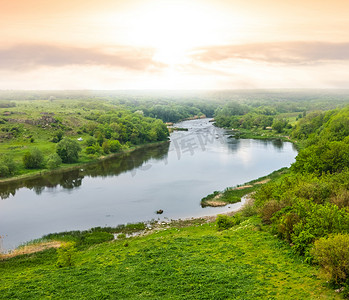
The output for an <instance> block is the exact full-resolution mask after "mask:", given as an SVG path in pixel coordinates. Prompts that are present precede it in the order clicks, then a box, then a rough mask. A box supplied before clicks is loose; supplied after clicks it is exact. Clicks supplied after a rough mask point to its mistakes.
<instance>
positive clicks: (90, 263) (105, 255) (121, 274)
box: [0, 217, 339, 299]
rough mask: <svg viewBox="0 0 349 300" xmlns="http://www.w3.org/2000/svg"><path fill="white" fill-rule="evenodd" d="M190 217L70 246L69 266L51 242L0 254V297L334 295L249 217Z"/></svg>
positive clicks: (279, 242)
mask: <svg viewBox="0 0 349 300" xmlns="http://www.w3.org/2000/svg"><path fill="white" fill-rule="evenodd" d="M191 223H192V224H191V225H190V226H187V227H181V226H178V225H177V226H174V227H170V228H165V229H164V230H161V231H157V232H154V233H152V234H149V235H147V236H143V237H133V238H129V239H126V240H125V239H121V240H115V241H112V242H106V243H102V244H98V245H94V246H92V247H89V248H82V249H80V250H76V253H75V255H74V260H73V266H71V267H65V268H58V267H57V266H56V261H57V251H56V249H50V250H46V251H43V252H40V253H36V254H30V255H23V256H18V257H15V258H11V259H7V260H4V261H0V281H1V285H0V299H46V298H47V299H256V298H257V299H320V298H322V299H339V295H338V294H336V293H335V292H334V291H332V290H330V289H329V288H328V287H327V286H326V284H325V283H324V282H323V281H321V280H320V279H317V272H318V271H317V269H316V268H314V267H312V266H309V265H306V264H303V263H302V262H301V261H300V260H297V259H296V258H295V257H293V256H292V253H291V249H290V248H289V246H287V245H285V244H283V242H281V241H279V240H277V239H276V238H275V237H274V236H272V235H271V234H269V233H268V232H266V231H259V230H257V229H258V228H260V221H259V220H258V219H257V218H255V217H254V218H250V219H248V220H247V221H244V222H243V223H241V224H240V225H239V226H235V227H233V228H231V229H229V230H225V231H220V232H219V231H217V230H216V227H215V224H214V223H201V222H197V223H196V224H195V222H194V224H193V222H191Z"/></svg>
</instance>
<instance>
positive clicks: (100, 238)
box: [82, 231, 114, 245]
mask: <svg viewBox="0 0 349 300" xmlns="http://www.w3.org/2000/svg"><path fill="white" fill-rule="evenodd" d="M113 239H114V235H112V234H111V233H109V232H104V231H95V232H92V233H87V234H86V235H85V236H84V237H83V240H82V243H83V244H85V245H94V244H100V243H103V242H107V241H111V240H113Z"/></svg>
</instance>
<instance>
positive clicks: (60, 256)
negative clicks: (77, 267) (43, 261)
mask: <svg viewBox="0 0 349 300" xmlns="http://www.w3.org/2000/svg"><path fill="white" fill-rule="evenodd" d="M74 246H75V244H74V243H66V244H64V245H62V246H61V247H59V248H58V249H57V262H56V266H57V267H59V268H63V267H70V266H72V265H74V258H75V255H76V248H75V247H74Z"/></svg>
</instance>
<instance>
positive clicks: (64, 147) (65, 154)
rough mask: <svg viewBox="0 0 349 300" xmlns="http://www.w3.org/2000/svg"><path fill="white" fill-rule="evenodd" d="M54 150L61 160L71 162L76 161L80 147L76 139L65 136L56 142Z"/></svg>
mask: <svg viewBox="0 0 349 300" xmlns="http://www.w3.org/2000/svg"><path fill="white" fill-rule="evenodd" d="M56 151H57V154H58V155H59V157H60V158H61V159H62V162H64V163H73V162H76V161H78V159H79V152H80V151H81V147H80V145H79V143H78V142H77V141H75V140H72V139H69V138H66V137H65V138H63V140H61V141H60V142H59V143H58V144H57V148H56Z"/></svg>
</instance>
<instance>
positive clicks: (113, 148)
mask: <svg viewBox="0 0 349 300" xmlns="http://www.w3.org/2000/svg"><path fill="white" fill-rule="evenodd" d="M109 147H110V152H112V153H116V152H118V151H120V149H121V144H120V142H119V141H118V140H114V141H110V142H109Z"/></svg>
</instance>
